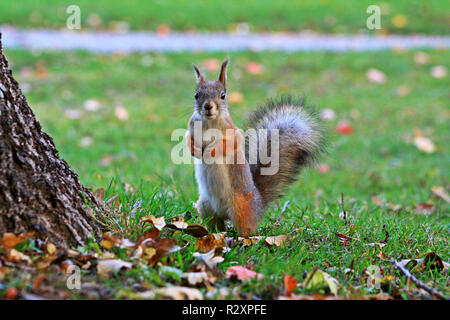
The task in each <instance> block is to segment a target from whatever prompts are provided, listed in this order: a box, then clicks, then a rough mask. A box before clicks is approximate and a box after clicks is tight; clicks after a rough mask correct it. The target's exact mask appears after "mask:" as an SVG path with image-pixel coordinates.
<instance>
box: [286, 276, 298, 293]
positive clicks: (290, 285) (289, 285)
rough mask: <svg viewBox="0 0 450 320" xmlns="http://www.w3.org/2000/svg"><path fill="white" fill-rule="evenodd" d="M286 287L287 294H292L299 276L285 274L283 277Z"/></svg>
mask: <svg viewBox="0 0 450 320" xmlns="http://www.w3.org/2000/svg"><path fill="white" fill-rule="evenodd" d="M283 282H284V288H285V291H286V296H288V297H289V296H291V294H292V292H293V291H294V289H295V288H296V287H297V282H298V281H297V278H295V277H294V276H291V275H287V274H286V275H284V277H283Z"/></svg>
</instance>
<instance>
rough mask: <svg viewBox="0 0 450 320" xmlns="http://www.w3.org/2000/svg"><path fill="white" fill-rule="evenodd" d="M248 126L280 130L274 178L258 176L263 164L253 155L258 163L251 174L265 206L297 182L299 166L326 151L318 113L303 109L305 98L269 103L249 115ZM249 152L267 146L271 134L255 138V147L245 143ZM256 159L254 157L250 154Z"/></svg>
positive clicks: (285, 98)
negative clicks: (277, 160)
mask: <svg viewBox="0 0 450 320" xmlns="http://www.w3.org/2000/svg"><path fill="white" fill-rule="evenodd" d="M247 126H248V127H250V128H254V129H256V130H257V131H258V130H259V129H267V130H268V131H269V132H270V130H272V129H278V130H279V138H280V143H279V155H280V158H279V171H278V173H276V174H275V175H271V176H269V175H266V176H265V175H261V174H260V171H261V168H262V167H263V165H262V164H261V163H260V161H259V155H256V157H257V159H258V162H257V164H251V165H250V167H251V172H252V175H253V180H254V182H255V185H256V187H257V188H258V190H259V192H260V194H261V197H262V199H263V204H264V207H266V206H267V205H268V204H269V203H270V202H271V201H273V200H276V199H279V198H280V197H281V196H282V195H283V192H284V191H285V190H286V188H287V186H288V185H289V184H291V183H293V182H294V181H296V179H297V177H298V174H299V172H300V170H301V168H302V167H304V166H307V165H309V164H312V163H314V162H315V161H316V160H317V157H318V155H319V154H320V153H321V152H323V151H324V150H325V139H324V135H323V130H322V126H321V123H320V120H319V117H318V116H317V114H316V113H315V112H314V111H313V110H311V109H310V108H309V109H307V108H305V99H304V98H301V99H295V98H292V97H290V96H284V97H281V98H280V99H279V100H270V101H268V102H267V103H266V105H264V106H262V107H260V108H259V109H258V110H257V111H256V112H254V113H253V114H251V115H250V118H249V122H248V124H247ZM246 143H247V146H246V151H247V154H246V157H247V159H249V156H250V155H249V154H248V150H258V148H257V147H259V145H261V144H266V145H268V146H270V135H267V136H266V135H261V134H259V135H258V139H257V144H258V145H257V147H254V146H253V148H252V147H251V146H250V145H249V143H251V141H250V140H247V141H246ZM253 156H255V155H253Z"/></svg>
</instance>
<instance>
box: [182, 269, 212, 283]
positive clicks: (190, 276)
mask: <svg viewBox="0 0 450 320" xmlns="http://www.w3.org/2000/svg"><path fill="white" fill-rule="evenodd" d="M181 278H183V279H186V280H187V282H188V283H189V284H190V285H191V286H196V285H198V284H202V283H210V284H212V283H214V282H215V281H216V277H214V276H213V275H212V274H211V273H209V272H205V271H203V272H185V273H183V274H182V275H181Z"/></svg>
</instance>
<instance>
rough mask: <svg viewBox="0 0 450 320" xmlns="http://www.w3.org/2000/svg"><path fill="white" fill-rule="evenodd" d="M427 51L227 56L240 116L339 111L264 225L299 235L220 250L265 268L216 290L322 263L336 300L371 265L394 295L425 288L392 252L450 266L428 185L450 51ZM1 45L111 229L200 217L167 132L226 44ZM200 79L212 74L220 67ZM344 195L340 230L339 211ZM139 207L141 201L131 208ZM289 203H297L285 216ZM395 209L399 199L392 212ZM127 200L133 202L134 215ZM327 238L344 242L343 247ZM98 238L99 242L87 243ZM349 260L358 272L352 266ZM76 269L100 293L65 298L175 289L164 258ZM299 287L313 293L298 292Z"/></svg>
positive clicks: (173, 260)
mask: <svg viewBox="0 0 450 320" xmlns="http://www.w3.org/2000/svg"><path fill="white" fill-rule="evenodd" d="M0 12H1V10H0ZM420 54H421V55H423V54H424V53H420ZM420 54H419V55H420ZM425 54H426V55H427V56H428V62H426V63H425V64H418V63H417V62H415V60H417V56H418V52H416V51H396V52H389V51H386V52H377V53H364V54H361V53H342V54H336V53H295V54H288V53H255V52H242V53H233V54H230V58H231V65H230V68H229V77H228V79H229V80H228V83H229V91H230V94H232V93H233V92H234V93H240V94H241V97H242V99H240V98H239V95H236V96H237V97H238V98H236V99H235V102H234V103H232V104H230V110H231V114H232V116H233V119H234V121H235V123H236V124H237V125H238V126H240V125H242V124H243V123H244V122H245V118H246V116H247V115H248V114H249V113H250V112H251V111H252V110H254V109H255V108H256V106H257V105H258V104H262V103H264V101H265V100H266V99H268V98H270V97H276V96H278V95H280V94H291V95H295V96H302V95H306V96H307V101H308V103H309V104H310V105H313V106H315V107H316V108H318V109H319V110H323V109H331V110H333V111H334V112H335V114H336V117H335V118H334V119H332V120H327V121H325V122H324V123H325V125H326V127H327V130H328V132H329V140H330V147H329V154H328V155H326V156H324V157H323V158H322V159H321V160H320V163H321V165H322V167H321V168H322V169H323V170H321V171H322V172H319V170H318V169H317V168H311V169H307V170H305V171H304V172H303V174H302V175H301V178H300V180H299V181H298V182H297V183H296V184H295V185H294V186H292V188H291V189H290V190H289V192H288V193H287V194H286V195H285V197H284V198H283V199H282V200H281V201H280V203H279V204H274V205H273V207H272V208H271V209H270V210H269V213H268V214H267V216H266V218H265V219H264V220H263V221H262V223H261V224H260V228H259V230H258V232H259V234H260V235H263V236H269V235H272V236H276V235H281V234H293V235H295V237H292V239H291V240H289V241H288V242H287V243H286V244H285V245H284V246H281V247H271V248H269V247H267V246H266V245H264V244H263V243H259V244H255V245H252V246H249V247H242V246H237V247H234V248H233V249H232V250H231V251H230V252H227V253H226V254H225V255H224V258H225V260H224V261H223V262H222V263H220V264H219V267H220V269H221V270H223V271H226V270H227V268H228V267H230V266H235V265H245V266H248V267H250V268H252V269H254V270H255V271H257V272H259V273H261V274H263V275H264V278H263V279H261V280H257V281H256V280H252V281H250V282H244V283H239V282H233V281H230V280H221V281H220V282H219V283H218V284H217V285H216V287H227V288H229V289H233V288H239V290H240V292H241V295H240V296H241V297H247V298H252V297H253V298H254V297H259V298H276V297H277V296H278V295H280V294H282V291H283V276H284V275H285V274H290V275H293V276H295V277H296V278H297V279H299V281H300V282H302V281H304V279H303V277H304V276H305V274H306V273H307V272H311V271H312V270H313V269H314V268H315V267H317V268H319V269H321V270H324V271H327V272H328V273H329V274H330V275H331V276H332V277H334V278H336V279H337V280H338V281H339V283H340V284H341V285H342V287H341V289H340V291H339V295H340V296H343V297H347V298H358V297H360V296H367V295H369V294H374V293H377V292H378V291H376V290H375V291H372V292H369V290H368V288H367V286H366V285H365V278H364V270H365V268H367V267H369V266H371V265H376V266H380V267H381V268H382V271H383V273H384V274H383V283H382V284H383V286H382V288H383V290H384V291H385V292H387V293H389V294H391V295H392V296H395V297H397V298H398V297H402V298H421V297H423V295H422V296H421V295H420V294H418V293H417V292H416V293H411V292H410V291H408V290H407V289H406V288H407V287H408V285H407V279H406V278H405V277H404V276H402V274H401V273H399V272H398V271H396V270H394V269H393V268H392V264H391V263H390V262H389V260H388V257H393V258H396V259H398V260H401V259H413V258H416V257H417V256H419V255H420V254H423V253H426V252H430V251H433V252H435V253H436V254H437V255H439V256H440V257H441V258H442V260H444V261H448V260H449V251H448V247H449V246H448V235H449V221H450V220H449V205H448V203H446V202H445V201H443V200H442V199H440V198H437V197H435V196H434V194H433V192H432V187H433V186H442V187H444V188H446V189H447V190H448V187H449V171H448V168H449V164H450V163H449V157H448V151H449V149H448V148H449V143H448V137H449V129H448V120H449V119H448V118H449V115H450V114H449V110H448V88H449V80H448V76H447V77H443V78H435V77H433V76H432V73H431V69H432V67H433V66H437V65H442V66H446V67H447V68H449V65H448V61H450V54H449V52H448V51H439V50H434V51H431V50H430V51H426V52H425ZM6 55H7V57H8V58H9V60H10V62H11V65H12V69H13V71H14V76H15V77H16V79H17V80H18V82H19V83H20V84H21V86H22V88H23V89H24V91H25V92H26V93H25V95H26V97H27V99H28V102H29V104H30V106H31V107H32V109H33V110H34V112H35V114H36V117H37V119H38V120H39V121H40V122H41V124H42V126H43V128H44V130H45V131H46V132H48V133H49V134H50V135H51V136H52V137H53V139H54V141H55V144H56V147H57V148H58V150H59V151H60V154H61V156H62V157H63V158H64V159H65V160H67V162H68V163H69V164H70V165H71V166H72V168H74V170H75V171H76V172H77V173H78V174H79V176H80V179H81V181H82V182H83V183H84V184H85V185H87V186H89V187H91V188H92V189H93V190H95V189H98V188H102V187H103V188H105V189H106V198H110V197H112V196H114V195H115V194H118V195H119V200H120V203H121V204H122V208H121V209H120V210H121V212H122V214H121V215H119V216H120V217H121V218H120V219H119V218H118V221H117V223H116V222H114V223H113V224H112V226H111V227H112V230H113V232H116V233H117V234H118V235H121V236H124V237H131V238H133V237H136V236H138V235H142V234H143V233H144V232H145V231H146V230H148V228H149V226H148V225H146V224H142V223H139V222H138V221H139V218H140V217H142V216H147V215H149V214H153V215H155V216H165V217H166V220H170V218H172V217H174V216H178V215H183V214H184V215H185V219H186V221H187V222H189V223H194V222H199V221H200V220H199V218H198V215H197V213H196V211H195V209H194V208H193V205H192V202H193V201H195V200H196V197H197V190H196V185H195V181H194V176H193V166H192V165H175V164H174V163H173V162H172V161H171V159H170V152H171V148H172V147H173V146H174V145H175V144H176V142H172V141H171V139H170V136H171V133H172V131H173V130H174V129H177V128H185V127H186V124H187V121H188V119H189V117H190V113H191V109H192V105H193V95H194V85H195V80H194V73H193V70H192V68H191V63H192V62H195V63H197V64H198V65H199V66H200V68H201V69H203V70H205V68H204V67H202V66H203V65H205V64H207V63H206V62H205V61H206V60H207V59H211V58H215V59H218V60H220V59H222V58H223V57H224V56H225V55H224V54H223V53H217V54H205V53H196V54H191V53H183V54H154V53H148V54H132V55H121V54H115V55H94V54H89V53H84V52H67V53H49V52H38V51H36V52H33V53H31V52H25V51H17V50H6ZM249 62H256V63H258V64H260V65H261V66H262V71H261V72H260V73H259V74H254V73H250V72H248V71H247V69H246V67H247V66H248V63H249ZM209 64H211V63H209ZM369 69H377V70H380V71H382V72H383V73H384V74H385V76H386V81H385V82H384V83H374V82H371V81H369V79H368V78H367V76H366V72H367V71H368V70H369ZM206 74H207V75H208V78H212V77H216V74H217V71H207V72H206ZM341 121H347V122H348V123H350V125H351V126H352V128H353V132H352V133H351V134H346V135H344V134H339V133H338V132H336V131H335V127H336V125H337V124H338V123H340V122H341ZM419 131H420V132H421V134H422V135H423V136H425V137H427V138H429V139H431V140H432V142H433V143H434V145H435V150H434V152H431V153H426V152H423V151H421V150H419V148H417V147H416V146H415V145H414V143H413V141H414V137H415V136H417V135H418V134H419V133H418V132H419ZM327 166H328V167H327ZM327 169H328V170H327ZM324 171H325V172H324ZM130 186H131V188H130ZM341 192H342V193H343V194H344V196H345V207H346V209H347V211H348V220H349V223H347V224H346V223H345V222H344V221H343V219H342V218H340V217H339V213H340V212H341V211H342V209H341V205H340V196H341ZM374 197H376V198H374ZM138 201H141V204H140V207H139V206H135V204H136V202H138ZM286 201H289V202H290V204H289V206H287V209H286V210H285V212H284V213H283V214H280V212H281V211H282V209H281V208H282V207H283V206H284V204H285V203H286ZM380 202H381V204H380ZM388 203H391V204H395V205H399V206H401V208H400V209H399V210H392V209H391V208H390V207H389V205H388ZM419 203H431V204H433V205H434V211H433V212H432V213H431V214H428V215H425V214H422V213H420V212H417V211H418V210H415V209H414V206H415V205H417V204H419ZM133 206H135V208H137V209H136V210H134V213H133V217H132V218H130V213H131V212H132V211H133ZM391 207H392V206H391ZM187 211H189V214H186V212H187ZM126 217H129V218H126ZM119 226H120V227H119ZM386 231H387V232H388V233H389V237H388V239H387V242H386V243H387V244H386V245H385V246H384V247H382V248H381V247H379V246H377V245H375V246H374V247H373V246H370V245H369V244H370V243H376V242H381V241H383V240H385V238H386ZM336 233H341V234H345V235H347V236H349V237H351V238H352V239H353V240H352V241H350V243H343V242H342V241H340V240H339V237H338V236H336V235H335V234H336ZM227 235H228V236H230V237H232V236H235V231H234V230H233V229H228V231H227ZM174 237H176V238H177V239H178V240H179V241H180V242H182V243H186V244H187V247H186V248H185V249H184V250H182V251H178V252H175V253H173V254H171V255H169V257H166V258H164V259H163V263H166V264H167V265H169V266H171V267H174V268H176V269H178V271H179V270H181V271H183V272H186V271H187V270H189V268H190V267H191V265H192V264H193V261H194V258H193V254H194V252H195V242H196V240H195V238H194V237H192V236H190V235H188V234H184V233H177V234H176V235H174ZM344 242H345V241H344ZM97 247H98V245H97V244H93V243H92V244H91V245H90V247H88V248H85V250H88V251H89V250H91V249H92V250H95V248H97ZM347 268H348V269H351V270H352V271H351V272H346V269H347ZM163 270H165V271H164V272H163ZM178 271H176V272H178ZM347 271H348V270H347ZM82 272H83V273H82V276H83V277H85V278H83V279H95V281H97V282H100V283H101V286H102V287H105V288H107V289H106V291H102V292H103V293H99V292H100V291H101V290H97V291H96V290H87V291H86V290H85V291H82V292H81V293H77V292H75V293H74V292H70V295H71V297H74V298H76V297H81V298H99V297H102V298H105V297H106V298H111V297H112V298H135V297H136V289H135V287H134V286H133V285H132V284H133V283H137V284H139V285H140V286H143V287H145V288H155V287H164V286H167V285H168V284H174V285H180V284H182V280H181V279H180V278H179V277H177V276H174V273H175V274H176V272H175V271H174V270H171V269H169V271H167V269H163V267H161V266H159V267H155V268H151V267H146V266H136V267H135V268H133V269H132V270H130V271H127V272H125V273H121V274H117V275H116V276H114V277H111V278H104V279H98V278H95V274H93V273H92V272H90V271H82ZM414 274H415V275H416V276H417V277H418V278H419V279H421V280H422V281H424V282H426V283H428V284H429V285H431V286H432V287H435V288H436V289H438V290H440V291H441V292H444V294H445V295H446V296H447V297H448V294H449V289H448V288H449V286H448V277H447V275H446V274H445V273H443V272H440V271H439V270H431V269H429V268H427V269H426V270H425V271H417V270H416V271H414ZM389 276H391V277H389ZM20 277H21V276H20V275H19V276H18V277H16V278H14V277H12V276H11V275H6V277H5V279H4V280H3V282H4V285H3V287H2V286H0V296H1V295H2V294H3V293H4V292H5V291H4V289H5V288H6V287H7V286H8V283H9V284H11V283H13V284H17V286H19V287H20V288H21V290H24V291H27V290H28V291H31V292H32V289H31V283H32V280H30V279H29V278H27V279H25V278H24V279H22V278H20ZM130 279H131V280H130ZM83 281H84V280H83ZM200 290H201V292H203V293H206V292H207V291H208V287H207V286H206V287H205V286H200ZM105 292H106V293H105ZM231 292H232V291H231V290H230V291H229V297H234V298H236V297H237V293H236V291H233V293H231ZM294 292H295V293H298V294H309V293H311V292H314V291H311V290H310V289H307V288H297V289H296V290H295V291H294ZM320 292H321V291H320ZM316 293H317V292H316Z"/></svg>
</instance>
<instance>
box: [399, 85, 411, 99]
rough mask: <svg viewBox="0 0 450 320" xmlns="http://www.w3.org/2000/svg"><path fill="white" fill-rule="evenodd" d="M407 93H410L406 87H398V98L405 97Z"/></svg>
mask: <svg viewBox="0 0 450 320" xmlns="http://www.w3.org/2000/svg"><path fill="white" fill-rule="evenodd" d="M409 92H410V89H409V87H408V86H404V85H403V86H400V87H398V88H397V95H398V96H399V97H405V96H407V95H408V94H409Z"/></svg>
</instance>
